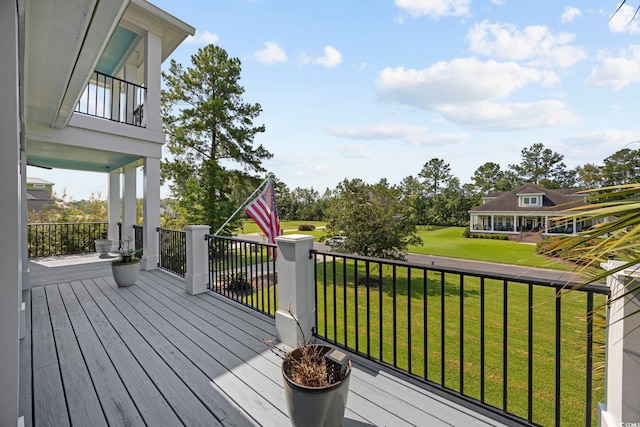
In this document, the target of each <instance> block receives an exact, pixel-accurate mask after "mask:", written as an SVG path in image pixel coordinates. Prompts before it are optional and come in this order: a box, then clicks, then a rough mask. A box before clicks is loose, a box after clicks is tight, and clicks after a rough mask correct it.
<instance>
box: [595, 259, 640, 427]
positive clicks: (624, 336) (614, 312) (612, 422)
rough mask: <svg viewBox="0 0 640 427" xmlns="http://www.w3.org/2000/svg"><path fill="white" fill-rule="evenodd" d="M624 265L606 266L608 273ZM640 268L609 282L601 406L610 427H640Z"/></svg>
mask: <svg viewBox="0 0 640 427" xmlns="http://www.w3.org/2000/svg"><path fill="white" fill-rule="evenodd" d="M620 265H621V262H620V261H609V262H607V263H603V264H602V267H603V268H604V269H605V270H612V269H614V268H615V267H617V266H620ZM639 280H640V266H635V267H633V268H629V269H626V270H622V271H620V272H618V273H615V274H612V275H611V276H609V277H608V278H607V285H608V286H609V289H611V303H610V305H609V308H608V310H607V344H606V363H605V366H606V368H605V369H606V370H605V402H604V403H600V404H599V413H600V414H599V415H600V416H599V418H600V419H599V424H600V425H601V426H606V427H613V426H615V427H620V426H625V425H640V405H638V402H639V399H640V313H638V311H639V310H640V291H634V292H632V293H631V294H629V295H626V296H624V297H623V296H622V295H623V294H624V293H625V292H628V290H629V288H630V287H637V286H638V281H639Z"/></svg>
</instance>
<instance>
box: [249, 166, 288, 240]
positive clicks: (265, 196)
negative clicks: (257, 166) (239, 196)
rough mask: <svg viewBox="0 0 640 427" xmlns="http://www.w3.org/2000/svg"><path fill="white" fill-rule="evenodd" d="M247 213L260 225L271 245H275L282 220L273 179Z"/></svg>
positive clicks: (250, 205)
mask: <svg viewBox="0 0 640 427" xmlns="http://www.w3.org/2000/svg"><path fill="white" fill-rule="evenodd" d="M245 211H246V212H247V215H249V216H250V217H251V218H253V220H254V221H255V222H256V224H258V227H260V229H261V230H262V232H263V233H264V234H265V235H266V236H267V239H268V241H269V243H275V242H276V237H277V236H279V235H280V220H279V219H278V208H277V206H276V194H275V191H274V189H273V180H272V179H271V178H269V182H267V186H266V187H265V188H264V190H262V193H260V195H259V196H258V197H256V198H255V199H254V200H253V201H252V202H251V203H249V204H248V205H247V207H246V208H245Z"/></svg>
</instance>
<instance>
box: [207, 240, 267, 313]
mask: <svg viewBox="0 0 640 427" xmlns="http://www.w3.org/2000/svg"><path fill="white" fill-rule="evenodd" d="M206 237H207V240H208V242H209V289H211V290H212V291H214V292H217V293H219V294H221V295H224V296H226V297H228V298H231V299H233V300H235V301H238V302H240V303H242V304H244V305H247V306H249V307H251V308H253V309H255V310H257V311H260V312H263V313H265V314H268V315H269V316H271V317H274V316H275V312H276V310H277V308H278V304H277V301H278V299H277V298H278V288H277V282H278V281H277V275H276V245H273V244H269V243H258V242H253V241H249V240H240V239H236V238H231V237H222V236H214V235H207V236H206Z"/></svg>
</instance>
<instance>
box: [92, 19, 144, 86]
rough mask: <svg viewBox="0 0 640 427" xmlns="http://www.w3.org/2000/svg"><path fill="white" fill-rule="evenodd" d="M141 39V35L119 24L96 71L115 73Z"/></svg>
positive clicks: (111, 74)
mask: <svg viewBox="0 0 640 427" xmlns="http://www.w3.org/2000/svg"><path fill="white" fill-rule="evenodd" d="M139 39H140V35H138V34H136V33H134V32H133V31H130V30H127V29H126V28H123V27H120V26H118V27H117V28H116V30H115V31H114V33H113V35H112V36H111V39H110V40H109V43H108V44H107V47H106V49H105V50H104V53H103V54H102V57H100V61H98V66H97V67H96V71H99V72H101V73H103V74H107V75H109V76H113V75H115V74H116V73H117V72H118V71H119V68H120V67H121V66H122V64H124V62H125V60H126V57H127V56H128V55H129V52H130V51H131V48H132V47H133V46H135V44H136V43H137V42H138V40H139Z"/></svg>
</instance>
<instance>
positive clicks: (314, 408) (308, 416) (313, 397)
mask: <svg viewBox="0 0 640 427" xmlns="http://www.w3.org/2000/svg"><path fill="white" fill-rule="evenodd" d="M317 347H320V348H321V352H322V354H324V353H326V352H327V351H329V350H331V347H328V346H317ZM300 356H301V352H300V350H298V349H297V350H294V351H293V352H292V353H291V357H292V358H294V359H298V358H300ZM288 363H293V362H290V361H287V360H285V361H284V363H283V364H282V377H283V378H284V394H285V400H286V402H287V409H288V411H289V420H290V421H291V425H292V426H296V427H303V426H304V427H314V426H318V427H333V426H335V427H339V426H340V425H341V424H342V420H343V418H344V412H345V410H346V408H347V397H348V394H349V379H350V378H351V361H349V362H348V365H347V371H346V374H345V376H344V378H343V379H342V380H341V381H338V382H337V383H334V384H332V385H330V386H327V387H306V386H303V385H300V384H296V383H294V382H293V381H292V380H291V379H290V378H289V377H288V376H287V372H288V366H287V364H288Z"/></svg>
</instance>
